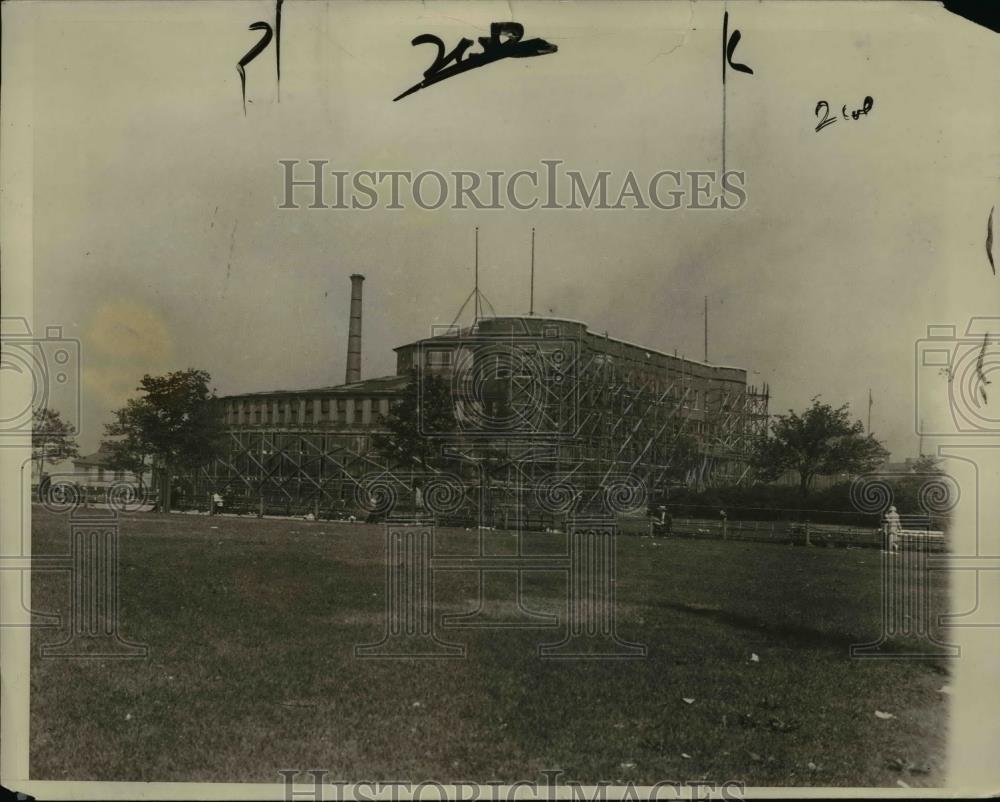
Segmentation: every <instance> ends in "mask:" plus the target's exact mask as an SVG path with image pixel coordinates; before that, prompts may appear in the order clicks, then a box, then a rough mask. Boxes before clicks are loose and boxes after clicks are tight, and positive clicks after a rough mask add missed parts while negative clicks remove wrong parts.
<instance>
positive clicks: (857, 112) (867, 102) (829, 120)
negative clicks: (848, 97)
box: [813, 95, 875, 132]
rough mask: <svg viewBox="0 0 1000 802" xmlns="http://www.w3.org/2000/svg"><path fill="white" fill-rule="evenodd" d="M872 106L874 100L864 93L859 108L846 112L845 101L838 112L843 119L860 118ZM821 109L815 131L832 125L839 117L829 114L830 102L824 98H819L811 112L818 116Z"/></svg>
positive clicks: (865, 114)
mask: <svg viewBox="0 0 1000 802" xmlns="http://www.w3.org/2000/svg"><path fill="white" fill-rule="evenodd" d="M874 107H875V101H874V100H873V99H872V97H871V95H866V96H865V99H864V101H863V102H862V104H861V106H860V107H859V108H857V109H854V110H853V111H851V112H850V113H848V111H847V104H846V103H845V104H844V105H843V106H842V107H841V112H840V114H841V117H843V119H845V120H860V119H861V118H862V117H865V116H867V114H868V112H870V111H871V110H872V109H873V108H874ZM821 109H822V111H823V117H822V118H821V119H820V121H819V122H818V123H817V124H816V131H817V132H819V131H822V130H823V129H824V128H826V127H827V126H828V125H833V124H834V123H835V122H837V120H838V119H840V117H837V116H836V114H834V115H832V116H831V114H830V104H829V103H827V102H826V101H825V100H821V101H819V102H818V103H817V104H816V108H815V110H814V111H813V114H814V115H815V116H816V117H819V113H820V110H821Z"/></svg>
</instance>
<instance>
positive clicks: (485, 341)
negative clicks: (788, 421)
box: [181, 275, 768, 516]
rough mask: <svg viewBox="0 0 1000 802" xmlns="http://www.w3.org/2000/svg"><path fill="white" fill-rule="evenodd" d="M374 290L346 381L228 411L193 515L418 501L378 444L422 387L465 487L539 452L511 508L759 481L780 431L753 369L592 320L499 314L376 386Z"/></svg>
mask: <svg viewBox="0 0 1000 802" xmlns="http://www.w3.org/2000/svg"><path fill="white" fill-rule="evenodd" d="M363 281H364V278H363V276H359V275H354V276H352V277H351V282H352V293H351V325H350V335H349V341H348V358H347V370H346V375H345V382H344V383H343V384H340V385H335V386H328V387H317V388H306V389H298V390H269V391H265V392H258V393H245V394H241V395H236V396H229V397H226V398H223V399H221V401H222V404H223V410H224V415H225V422H226V424H227V426H228V430H229V449H228V453H227V454H226V455H225V457H224V458H222V459H220V460H217V461H216V463H215V464H213V465H211V466H209V467H207V468H205V469H204V470H203V471H202V472H201V473H200V474H199V475H198V476H197V477H191V478H189V480H188V481H187V482H186V483H185V486H184V487H182V488H181V494H182V498H185V497H186V499H187V501H188V503H190V504H192V505H194V506H199V505H202V504H204V502H205V499H207V498H208V496H209V495H210V494H211V493H213V492H220V493H221V494H222V495H223V497H224V498H225V499H226V504H227V506H228V507H231V508H239V509H247V510H257V511H264V512H275V513H280V512H285V513H303V512H313V513H314V514H316V515H318V516H319V515H324V514H331V513H333V514H336V513H337V512H343V513H345V514H346V513H347V512H349V511H351V510H352V509H353V508H354V507H355V505H356V502H357V500H358V498H359V496H358V488H359V486H360V485H361V484H362V483H363V482H364V481H365V479H366V477H371V476H373V475H378V476H380V477H382V479H383V480H385V481H389V482H390V483H391V482H395V483H397V484H398V485H399V488H400V490H404V491H405V489H406V487H407V485H411V486H412V484H413V480H412V476H411V477H407V476H406V475H405V472H399V471H396V470H395V466H393V465H387V464H386V462H385V460H384V459H382V458H380V457H379V456H378V454H377V453H376V451H375V450H374V449H373V436H375V435H377V434H379V433H384V432H385V427H384V424H383V419H384V417H385V416H386V415H387V414H388V413H389V410H390V408H391V406H392V404H393V402H394V401H395V400H396V399H398V398H399V397H400V394H401V393H402V392H404V390H405V389H406V387H407V386H408V384H409V383H410V382H411V381H413V377H414V376H419V375H422V374H433V375H436V376H439V377H441V378H442V379H444V380H445V381H446V382H447V386H448V387H449V388H450V391H451V397H452V399H453V402H454V408H455V418H456V420H457V431H455V430H452V431H442V432H436V431H433V426H432V422H431V421H427V422H423V421H422V422H421V425H422V427H423V426H424V423H426V425H427V426H428V427H430V428H427V429H426V430H425V431H426V434H428V435H429V436H431V437H433V438H435V440H436V441H437V442H440V444H441V448H442V449H450V450H451V451H452V452H461V453H463V454H465V455H466V457H467V458H468V464H467V465H466V466H465V468H464V469H463V470H461V471H460V472H459V473H460V474H461V478H462V481H463V482H467V483H468V484H470V485H472V484H475V483H476V482H477V481H478V480H477V476H479V475H480V474H478V473H477V470H476V468H475V465H474V463H475V462H476V459H477V454H479V455H481V454H484V453H490V454H493V455H496V454H498V453H503V454H505V455H507V458H508V459H509V460H513V461H514V462H517V460H519V459H522V456H523V455H524V454H525V453H526V450H527V449H533V450H534V452H533V454H532V456H531V457H530V459H529V458H525V459H527V461H526V462H523V464H519V465H518V466H517V467H516V468H515V469H513V470H509V471H508V472H507V474H506V475H504V474H503V473H502V472H501V476H500V478H499V479H497V478H496V477H494V478H493V482H494V485H493V487H492V491H491V492H493V493H495V494H499V495H500V496H503V495H504V494H505V493H507V494H508V495H509V493H510V492H513V491H511V490H510V487H508V485H513V484H517V482H516V481H515V479H517V480H518V481H520V482H521V483H523V481H524V479H525V477H528V478H530V479H531V481H532V482H536V481H537V480H538V479H539V477H541V476H544V475H548V474H551V473H552V472H554V471H560V470H561V471H564V472H565V471H574V472H575V474H574V475H575V476H578V477H584V476H588V477H593V476H598V475H607V474H609V473H611V472H616V473H628V474H631V475H633V476H637V477H639V478H641V480H642V482H643V483H644V484H645V486H646V488H647V489H648V490H649V491H650V492H651V493H653V494H658V493H660V492H662V490H663V489H664V488H665V487H667V486H668V485H670V484H676V483H677V482H678V481H686V482H688V483H698V484H706V483H739V482H742V481H745V480H746V479H747V478H748V475H749V465H748V456H749V451H750V447H751V443H752V441H753V440H754V438H756V437H757V436H759V435H761V434H762V433H763V432H764V430H765V427H766V423H767V403H768V393H767V389H766V388H763V390H761V391H758V390H757V389H756V388H753V387H750V386H748V385H747V372H746V370H744V369H742V368H736V367H725V366H720V365H711V364H707V363H704V362H697V361H694V360H690V359H684V358H681V357H678V356H677V355H671V354H666V353H663V352H661V351H657V350H655V349H652V348H646V347H644V346H641V345H636V344H634V343H629V342H625V341H623V340H618V339H615V338H612V337H609V336H608V335H607V334H598V333H595V332H592V331H590V330H589V329H588V328H587V326H586V324H584V323H581V322H579V321H574V320H565V319H559V318H545V317H537V316H492V317H486V318H478V319H476V320H474V321H473V324H472V325H471V326H468V327H463V328H447V329H445V330H442V331H441V332H440V333H436V334H435V336H432V337H429V338H425V339H421V340H417V341H414V342H411V343H407V344H405V345H402V346H399V347H398V348H396V349H395V351H396V358H397V363H396V373H395V375H392V376H383V377H379V378H372V379H366V380H363V379H362V378H361V358H360V357H361V322H362V321H361V307H362V286H363ZM679 435H686V437H684V438H680V437H679ZM682 441H683V442H686V443H687V444H688V449H687V450H686V452H685V455H682V454H681V453H679V450H678V444H679V443H681V442H682ZM692 446H693V450H694V451H695V452H696V456H695V458H694V459H692V458H691V453H690V451H691V447H692ZM519 455H522V456H519ZM397 474H398V475H397ZM515 474H516V476H515ZM505 476H506V477H507V478H506V479H505ZM508 480H509V481H508ZM581 481H583V480H582V479H581ZM410 489H412V487H411V488H410ZM474 495H475V494H474V492H472V488H471V487H470V498H471V497H474ZM503 507H504V505H503V504H502V503H501V504H497V505H496V508H497V509H501V508H503Z"/></svg>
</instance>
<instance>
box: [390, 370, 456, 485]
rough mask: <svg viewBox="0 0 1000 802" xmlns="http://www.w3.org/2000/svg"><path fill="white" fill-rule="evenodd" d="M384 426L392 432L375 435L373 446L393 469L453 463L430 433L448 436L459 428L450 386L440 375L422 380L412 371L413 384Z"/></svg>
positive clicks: (407, 388)
mask: <svg viewBox="0 0 1000 802" xmlns="http://www.w3.org/2000/svg"><path fill="white" fill-rule="evenodd" d="M383 423H384V425H385V427H386V428H387V429H388V430H389V431H388V432H387V433H385V434H377V435H375V436H374V437H373V438H372V445H373V446H374V448H375V451H376V452H377V453H378V454H379V455H380V456H381V457H382V458H383V459H385V460H386V462H388V463H389V465H390V466H391V467H402V468H406V469H413V468H422V467H430V468H437V467H441V466H443V465H444V464H445V463H446V462H448V461H449V460H447V459H446V458H445V457H443V455H442V450H441V440H440V439H439V438H437V437H431V436H428V433H430V432H432V433H434V434H438V435H440V434H447V433H449V432H454V431H455V430H456V428H457V423H456V420H455V403H454V400H453V398H452V395H451V385H450V383H449V382H448V380H447V379H445V378H442V377H440V376H436V375H433V374H429V373H428V374H424V375H423V376H422V377H418V375H417V372H416V371H415V370H414V371H411V372H410V381H409V383H408V384H407V385H406V388H405V389H404V390H403V392H402V394H401V395H400V397H399V399H398V400H397V401H396V402H395V403H394V404H393V405H392V407H391V408H390V410H389V414H388V415H386V416H385V418H384V420H383Z"/></svg>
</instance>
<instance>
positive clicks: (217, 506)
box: [212, 493, 223, 515]
mask: <svg viewBox="0 0 1000 802" xmlns="http://www.w3.org/2000/svg"><path fill="white" fill-rule="evenodd" d="M222 504H223V501H222V496H220V495H219V494H218V493H212V514H213V515H215V514H216V513H220V512H222Z"/></svg>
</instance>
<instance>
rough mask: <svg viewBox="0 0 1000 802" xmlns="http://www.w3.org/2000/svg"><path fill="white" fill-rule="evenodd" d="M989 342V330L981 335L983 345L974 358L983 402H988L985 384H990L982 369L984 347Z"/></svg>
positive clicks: (984, 359) (984, 358)
mask: <svg viewBox="0 0 1000 802" xmlns="http://www.w3.org/2000/svg"><path fill="white" fill-rule="evenodd" d="M989 344H990V335H989V332H987V333H986V334H984V335H983V346H982V348H980V349H979V356H978V357H977V358H976V376H977V377H978V378H979V396H980V398H982V399H983V403H984V404H987V403H989V396H987V394H986V385H988V384H992V382H991V381H990V380H989V379H987V378H986V373H985V371H984V370H983V365H984V364H985V362H986V349H987V348H988V347H989Z"/></svg>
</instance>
